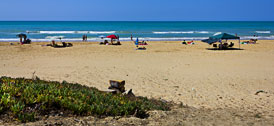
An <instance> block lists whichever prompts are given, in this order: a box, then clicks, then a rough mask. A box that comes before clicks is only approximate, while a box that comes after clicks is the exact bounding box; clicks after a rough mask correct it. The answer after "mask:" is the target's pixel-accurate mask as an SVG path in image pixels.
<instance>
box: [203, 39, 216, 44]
mask: <svg viewBox="0 0 274 126" xmlns="http://www.w3.org/2000/svg"><path fill="white" fill-rule="evenodd" d="M218 41H219V40H218V39H204V40H202V42H206V43H208V44H212V43H215V42H218Z"/></svg>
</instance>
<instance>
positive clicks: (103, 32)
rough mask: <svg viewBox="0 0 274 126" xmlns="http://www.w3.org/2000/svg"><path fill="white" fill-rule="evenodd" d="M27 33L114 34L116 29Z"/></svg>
mask: <svg viewBox="0 0 274 126" xmlns="http://www.w3.org/2000/svg"><path fill="white" fill-rule="evenodd" d="M27 33H40V34H114V33H116V31H37V32H35V31H27Z"/></svg>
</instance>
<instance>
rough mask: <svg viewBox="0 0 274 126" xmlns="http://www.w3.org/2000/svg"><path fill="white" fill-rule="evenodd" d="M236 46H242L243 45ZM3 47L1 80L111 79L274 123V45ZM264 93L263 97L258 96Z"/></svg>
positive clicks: (146, 92)
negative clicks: (216, 47)
mask: <svg viewBox="0 0 274 126" xmlns="http://www.w3.org/2000/svg"><path fill="white" fill-rule="evenodd" d="M234 42H235V44H236V45H235V47H238V44H237V41H234ZM43 44H46V43H42V42H33V43H32V44H30V45H19V44H17V43H15V44H14V45H10V44H9V43H6V42H1V43H0V76H10V77H26V78H31V77H32V76H33V73H34V74H35V75H36V76H38V77H39V78H41V79H45V80H54V81H63V80H66V81H68V82H73V83H80V84H84V85H87V86H91V87H96V88H98V89H100V90H106V89H107V87H108V85H109V80H111V79H121V80H126V89H133V93H134V94H135V95H138V96H146V97H149V98H156V99H164V100H166V101H173V102H175V103H183V104H184V105H188V106H191V107H194V108H197V109H200V108H204V109H211V110H218V109H233V110H235V112H237V111H239V112H240V111H245V112H251V113H254V114H256V113H259V114H260V116H262V117H263V118H266V119H273V118H274V41H273V40H259V41H258V43H257V44H249V45H241V49H243V50H209V49H207V48H212V45H211V46H210V45H208V44H206V43H202V42H199V41H197V42H196V44H195V45H182V44H181V42H178V41H167V42H165V41H162V42H149V43H148V44H149V45H147V46H146V47H147V50H135V46H134V44H133V42H122V45H121V46H110V45H108V46H106V45H99V44H98V43H97V42H86V43H83V42H75V43H73V44H74V46H73V47H69V48H52V47H43V46H41V45H43ZM256 92H258V93H256Z"/></svg>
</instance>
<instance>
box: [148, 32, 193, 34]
mask: <svg viewBox="0 0 274 126" xmlns="http://www.w3.org/2000/svg"><path fill="white" fill-rule="evenodd" d="M193 33H194V31H168V32H153V34H193Z"/></svg>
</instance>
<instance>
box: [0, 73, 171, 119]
mask: <svg viewBox="0 0 274 126" xmlns="http://www.w3.org/2000/svg"><path fill="white" fill-rule="evenodd" d="M168 109H169V106H168V105H167V104H166V103H163V102H160V101H157V100H150V99H147V98H144V97H127V96H123V95H121V94H118V95H114V94H111V93H106V92H102V91H99V90H98V89H96V88H92V87H87V86H83V85H80V84H71V83H67V82H65V81H63V82H62V83H59V82H53V81H43V80H40V79H39V78H36V79H24V78H10V77H1V78H0V114H1V113H11V115H13V118H15V119H18V120H20V121H22V122H28V121H35V120H36V116H37V115H45V114H47V113H48V112H49V111H52V110H56V111H57V110H59V111H60V110H62V111H64V112H66V113H71V114H74V115H80V116H85V115H93V116H99V117H105V116H127V115H134V116H136V117H140V118H143V117H146V116H147V114H146V112H147V111H149V110H168Z"/></svg>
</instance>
